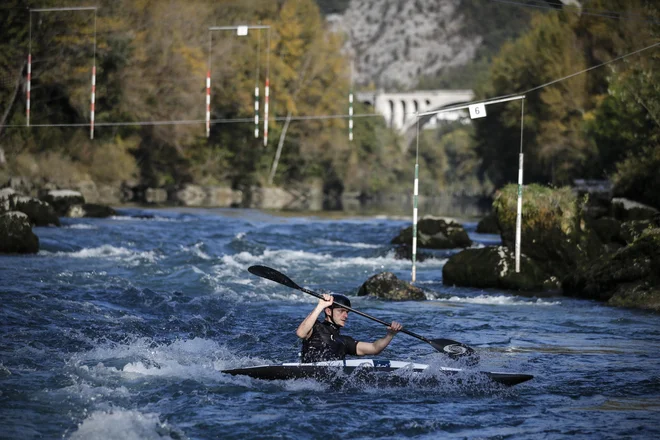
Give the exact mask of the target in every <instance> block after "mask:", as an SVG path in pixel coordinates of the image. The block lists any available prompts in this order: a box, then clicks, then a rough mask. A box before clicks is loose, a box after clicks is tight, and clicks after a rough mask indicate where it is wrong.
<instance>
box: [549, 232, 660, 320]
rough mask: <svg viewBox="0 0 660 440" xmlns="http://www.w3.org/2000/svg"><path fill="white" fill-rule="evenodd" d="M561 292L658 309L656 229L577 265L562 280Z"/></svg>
mask: <svg viewBox="0 0 660 440" xmlns="http://www.w3.org/2000/svg"><path fill="white" fill-rule="evenodd" d="M562 288H563V290H564V294H566V295H570V296H576V297H580V298H587V299H596V300H600V301H607V303H608V304H611V305H617V306H627V307H639V308H645V309H650V310H654V311H660V228H659V227H655V228H649V229H646V230H644V231H643V232H642V234H641V235H640V237H639V238H637V239H636V240H635V241H634V242H633V243H632V244H630V245H628V246H626V247H625V248H622V249H619V250H618V251H616V252H615V253H613V254H604V255H602V256H601V257H600V258H598V259H596V260H595V261H593V262H591V263H590V264H587V265H584V266H583V267H579V268H577V269H576V271H575V272H574V273H573V274H571V275H570V276H568V277H567V278H566V279H565V280H564V281H563V283H562Z"/></svg>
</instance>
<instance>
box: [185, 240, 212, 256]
mask: <svg viewBox="0 0 660 440" xmlns="http://www.w3.org/2000/svg"><path fill="white" fill-rule="evenodd" d="M202 246H204V243H197V244H195V245H193V246H188V247H187V246H181V249H182V250H184V251H185V252H190V253H191V254H193V255H195V256H197V257H199V258H201V259H202V260H211V259H212V257H211V256H209V255H208V254H207V253H206V252H204V251H203V250H201V249H200V248H201V247H202Z"/></svg>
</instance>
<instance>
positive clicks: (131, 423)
mask: <svg viewBox="0 0 660 440" xmlns="http://www.w3.org/2000/svg"><path fill="white" fill-rule="evenodd" d="M171 434H175V436H174V438H177V439H178V438H181V434H182V433H181V432H179V430H176V429H172V428H171V427H170V426H169V425H168V424H167V423H166V422H161V421H160V418H159V416H158V414H155V413H146V414H143V413H141V412H139V411H133V410H124V409H113V410H111V411H95V412H93V413H92V414H90V415H89V417H87V418H86V419H85V420H83V422H82V423H81V424H80V425H78V430H77V431H76V432H74V433H73V435H71V439H72V440H83V439H90V440H96V439H105V440H165V439H172V438H173V437H172V435H171Z"/></svg>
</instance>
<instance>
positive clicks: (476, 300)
mask: <svg viewBox="0 0 660 440" xmlns="http://www.w3.org/2000/svg"><path fill="white" fill-rule="evenodd" d="M436 301H441V302H458V303H464V304H488V305H498V306H558V305H561V302H560V301H544V300H542V299H541V298H537V299H533V298H532V299H529V300H524V299H520V298H519V297H514V296H505V295H495V296H491V295H479V296H475V297H458V296H452V297H450V298H437V299H436Z"/></svg>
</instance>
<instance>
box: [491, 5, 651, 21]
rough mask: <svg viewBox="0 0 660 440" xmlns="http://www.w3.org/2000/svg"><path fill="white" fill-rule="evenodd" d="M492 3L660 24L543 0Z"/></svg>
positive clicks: (640, 15)
mask: <svg viewBox="0 0 660 440" xmlns="http://www.w3.org/2000/svg"><path fill="white" fill-rule="evenodd" d="M490 1H491V2H495V3H504V4H508V5H515V6H520V7H523V8H535V9H545V10H549V11H555V12H559V11H563V12H575V13H578V14H580V15H590V16H594V17H603V18H612V19H614V20H626V21H638V22H639V21H641V22H648V23H660V22H659V21H658V20H653V19H648V18H645V17H647V16H646V15H642V14H628V15H621V13H619V12H616V11H608V10H604V9H593V8H578V9H576V10H571V9H563V8H562V9H558V8H555V7H553V6H552V5H549V4H548V3H547V2H545V1H542V0H539V1H536V2H535V3H539V4H536V5H534V4H529V3H522V2H518V1H515V0H490ZM530 1H531V0H530ZM557 6H559V5H557ZM589 11H596V12H589ZM634 16H637V17H643V18H633V17H634Z"/></svg>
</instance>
